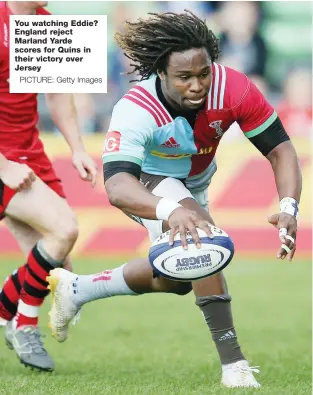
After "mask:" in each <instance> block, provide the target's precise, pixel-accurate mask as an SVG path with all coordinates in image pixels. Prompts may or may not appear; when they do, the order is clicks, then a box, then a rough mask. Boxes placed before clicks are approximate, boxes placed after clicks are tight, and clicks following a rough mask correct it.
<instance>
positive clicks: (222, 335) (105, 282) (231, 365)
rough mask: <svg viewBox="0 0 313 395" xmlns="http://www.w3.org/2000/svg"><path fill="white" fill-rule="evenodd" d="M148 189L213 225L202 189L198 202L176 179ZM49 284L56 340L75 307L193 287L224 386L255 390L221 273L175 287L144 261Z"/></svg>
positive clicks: (59, 274)
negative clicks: (218, 360) (215, 350)
mask: <svg viewBox="0 0 313 395" xmlns="http://www.w3.org/2000/svg"><path fill="white" fill-rule="evenodd" d="M150 181H151V180H150ZM149 185H150V187H151V188H152V193H154V194H155V195H157V196H164V197H169V198H171V199H175V200H176V201H179V202H180V203H181V204H182V205H183V206H185V207H188V208H190V209H192V210H195V211H197V212H198V213H200V214H201V215H203V217H204V218H207V219H208V221H209V222H211V223H213V220H212V218H211V217H210V215H209V213H208V211H207V210H205V208H207V193H206V192H205V191H202V192H199V193H195V195H197V196H196V197H197V199H198V200H199V202H196V201H195V200H194V199H193V196H192V195H191V193H190V192H189V191H188V190H187V189H186V188H185V187H184V185H183V184H182V183H180V182H179V181H178V180H173V179H169V178H167V179H164V177H163V178H162V177H160V178H159V179H158V182H156V183H153V180H152V182H150V184H149ZM169 194H170V195H169ZM201 206H202V207H201ZM141 222H142V223H143V224H144V225H145V226H146V228H147V229H148V231H149V234H150V238H151V239H152V240H154V239H155V238H156V237H158V236H159V235H160V234H161V233H162V231H165V230H167V229H168V225H167V224H166V223H164V224H163V227H162V222H161V221H151V220H144V219H141ZM49 283H50V286H51V290H52V293H53V295H54V301H53V304H52V311H51V313H52V315H51V322H52V328H53V332H54V335H55V337H56V338H57V339H58V340H59V335H58V331H59V329H61V332H62V333H65V332H66V336H67V328H68V323H69V321H70V320H71V318H72V317H73V316H74V315H75V313H76V311H77V309H78V308H79V307H80V306H81V305H82V304H84V303H87V302H89V301H92V300H96V299H100V298H106V297H110V296H114V295H138V294H143V293H149V292H167V293H176V294H178V295H185V294H187V293H188V292H190V290H191V289H192V288H193V289H194V293H195V295H196V304H197V305H198V306H199V307H200V309H201V310H202V313H203V315H204V317H205V321H206V323H207V324H208V326H209V328H210V331H211V334H212V338H213V340H214V341H215V344H216V347H217V350H218V352H219V355H220V359H221V363H222V369H223V379H222V380H223V384H225V385H226V386H232V387H241V386H254V387H257V386H259V384H258V383H257V382H256V380H255V379H254V377H253V375H252V371H251V368H249V365H248V363H247V361H246V360H245V358H244V356H243V354H242V353H241V350H240V346H239V344H238V341H237V336H236V331H235V329H234V324H233V319H232V313H231V305H230V301H231V297H230V296H229V294H228V290H227V286H226V280H225V278H224V276H223V274H222V273H219V274H217V275H215V276H212V277H208V278H206V279H204V280H201V281H197V282H194V283H193V284H192V285H191V283H179V282H176V281H175V282H174V281H170V280H167V279H165V278H162V277H155V276H154V275H153V271H152V269H151V266H150V264H149V262H148V259H134V260H133V261H131V262H129V263H127V264H126V265H123V266H121V267H119V268H116V269H113V270H107V271H104V272H103V273H98V274H96V275H90V276H78V275H73V274H69V273H66V272H65V271H62V270H55V271H53V272H52V275H51V277H50V278H49ZM64 340H65V338H62V340H61V341H64ZM59 341H60V340H59Z"/></svg>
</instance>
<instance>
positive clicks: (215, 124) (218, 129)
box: [209, 121, 224, 139]
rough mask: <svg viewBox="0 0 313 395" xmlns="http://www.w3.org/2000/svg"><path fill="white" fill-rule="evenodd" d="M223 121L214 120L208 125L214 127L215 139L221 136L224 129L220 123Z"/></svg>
mask: <svg viewBox="0 0 313 395" xmlns="http://www.w3.org/2000/svg"><path fill="white" fill-rule="evenodd" d="M222 122H223V121H214V122H211V123H209V126H210V127H211V128H213V129H215V131H216V133H217V136H216V137H215V138H216V139H219V138H220V137H222V136H223V133H224V130H223V129H222V128H221V124H222Z"/></svg>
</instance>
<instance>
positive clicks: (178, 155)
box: [150, 151, 192, 159]
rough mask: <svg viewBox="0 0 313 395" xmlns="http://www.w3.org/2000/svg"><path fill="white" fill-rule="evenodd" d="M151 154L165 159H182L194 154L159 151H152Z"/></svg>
mask: <svg viewBox="0 0 313 395" xmlns="http://www.w3.org/2000/svg"><path fill="white" fill-rule="evenodd" d="M150 154H151V155H153V156H158V157H159V158H164V159H182V158H189V157H190V156H192V154H164V153H163V152H159V151H151V152H150Z"/></svg>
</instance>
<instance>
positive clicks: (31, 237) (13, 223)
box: [3, 217, 42, 256]
mask: <svg viewBox="0 0 313 395" xmlns="http://www.w3.org/2000/svg"><path fill="white" fill-rule="evenodd" d="M3 221H4V224H5V225H6V226H7V228H8V229H9V231H10V232H11V234H12V236H13V237H14V239H15V240H16V241H17V243H18V245H19V247H20V249H21V250H22V252H23V254H24V255H26V256H28V254H29V253H30V251H31V249H32V248H33V247H34V245H35V244H36V243H37V242H38V240H40V239H41V238H42V235H41V234H40V233H39V232H37V231H36V230H35V229H33V228H31V227H30V226H29V225H27V224H25V223H23V222H21V221H19V220H17V219H13V218H9V217H5V218H4V219H3Z"/></svg>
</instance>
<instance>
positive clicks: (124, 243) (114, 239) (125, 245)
mask: <svg viewBox="0 0 313 395" xmlns="http://www.w3.org/2000/svg"><path fill="white" fill-rule="evenodd" d="M147 236H148V233H147V231H146V230H145V229H144V228H142V229H141V228H138V229H129V230H127V229H116V228H115V229H109V228H106V229H104V228H102V229H100V230H99V231H98V232H96V233H95V236H94V237H92V239H91V240H90V242H89V243H87V245H86V246H85V248H84V252H87V253H88V252H101V253H107V254H110V253H115V254H118V253H125V252H126V253H133V252H134V251H135V250H136V249H137V248H138V247H139V245H140V244H141V243H142V242H143V241H144V240H145V238H146V237H147Z"/></svg>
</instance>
